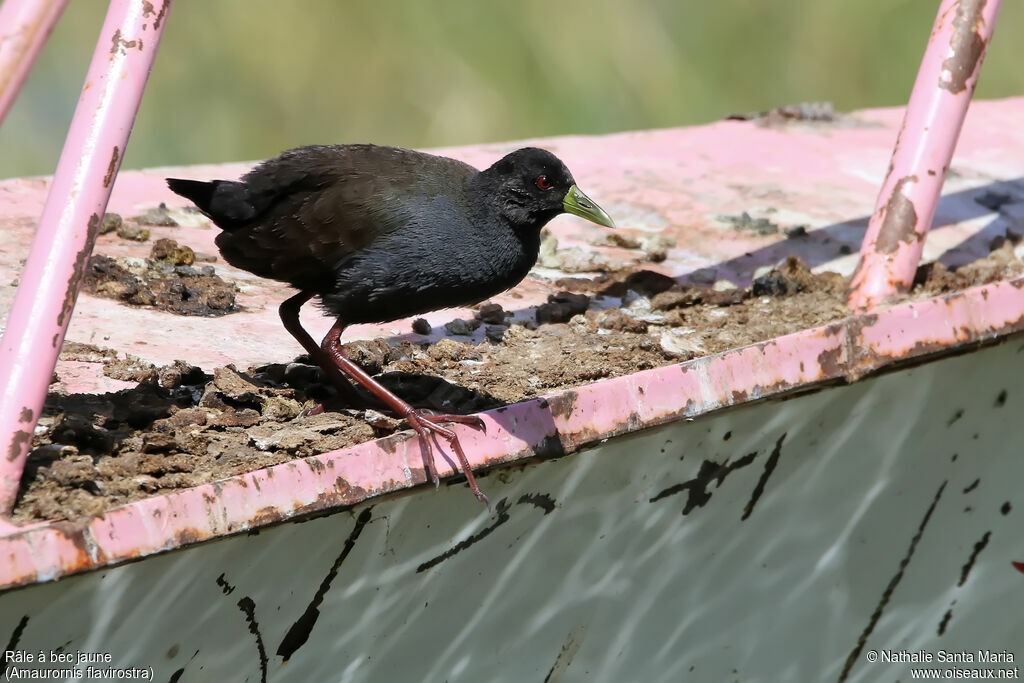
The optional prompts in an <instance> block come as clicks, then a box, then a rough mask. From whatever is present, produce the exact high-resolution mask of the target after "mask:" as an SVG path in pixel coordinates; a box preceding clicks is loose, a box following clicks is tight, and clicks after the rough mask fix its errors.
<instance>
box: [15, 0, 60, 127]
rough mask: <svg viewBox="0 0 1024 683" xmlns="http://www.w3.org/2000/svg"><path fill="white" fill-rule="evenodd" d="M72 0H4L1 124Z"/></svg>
mask: <svg viewBox="0 0 1024 683" xmlns="http://www.w3.org/2000/svg"><path fill="white" fill-rule="evenodd" d="M67 4H68V0H5V2H3V3H0V125H2V124H3V122H4V118H6V116H7V112H8V111H10V109H11V105H12V104H13V103H14V100H15V98H16V97H17V96H18V92H19V91H20V90H21V86H22V85H23V84H24V83H25V79H26V78H27V77H28V72H29V70H31V68H32V65H33V64H34V63H35V61H36V57H37V56H38V55H39V51H40V50H41V49H42V48H43V44H44V43H46V39H47V38H48V37H49V36H50V33H51V32H52V31H53V27H54V26H56V24H57V20H58V19H60V15H61V13H62V12H64V8H65V7H66V6H67Z"/></svg>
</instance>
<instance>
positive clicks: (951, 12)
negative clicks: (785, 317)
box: [849, 0, 1002, 308]
mask: <svg viewBox="0 0 1024 683" xmlns="http://www.w3.org/2000/svg"><path fill="white" fill-rule="evenodd" d="M1001 6H1002V0H944V1H943V2H942V4H941V5H940V6H939V13H938V17H937V18H936V19H935V27H934V28H933V29H932V34H931V37H930V38H929V40H928V47H927V49H926V50H925V53H924V58H923V59H922V60H921V68H920V70H919V71H918V73H917V80H916V81H915V82H914V89H913V92H912V93H911V95H910V102H909V103H908V104H907V111H906V115H905V116H904V119H903V126H902V128H901V129H900V134H899V135H898V136H897V138H896V148H895V150H894V151H893V155H892V161H891V163H890V167H889V173H888V175H887V176H886V179H885V182H884V183H883V185H882V190H881V192H880V193H879V195H878V201H877V203H876V205H875V211H874V214H873V215H872V216H871V221H870V223H869V224H868V232H867V234H866V235H865V237H864V244H863V246H862V247H861V252H860V255H861V262H860V265H859V266H858V268H857V272H856V273H855V275H854V278H853V281H852V282H851V283H850V296H849V305H850V306H851V307H853V308H868V307H871V306H874V305H877V304H879V303H881V302H882V301H884V300H885V299H886V298H888V297H892V296H894V295H897V294H901V293H905V292H907V291H908V290H909V289H910V286H911V284H912V283H913V280H914V273H915V271H916V270H917V266H918V263H919V262H920V260H921V252H922V250H923V249H924V240H925V237H926V236H927V234H928V229H929V228H930V227H931V224H932V219H933V218H934V216H935V208H936V206H937V204H938V200H939V194H940V192H941V191H942V184H943V181H944V180H945V178H946V172H947V171H948V170H949V164H950V162H951V161H952V158H953V151H954V150H955V149H956V144H957V139H958V138H959V136H960V129H961V127H962V126H963V122H964V117H965V116H966V115H967V108H968V105H970V102H971V96H972V95H973V94H974V86H975V84H976V83H977V80H978V74H979V72H980V71H981V63H982V60H983V59H984V57H985V51H986V50H987V48H988V43H989V40H991V38H992V32H993V30H994V29H995V23H996V18H997V17H998V15H999V9H1000V7H1001Z"/></svg>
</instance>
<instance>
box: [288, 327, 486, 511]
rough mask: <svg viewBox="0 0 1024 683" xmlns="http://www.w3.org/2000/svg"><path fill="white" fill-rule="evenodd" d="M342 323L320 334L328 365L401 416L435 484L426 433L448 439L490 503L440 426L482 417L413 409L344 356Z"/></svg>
mask: <svg viewBox="0 0 1024 683" xmlns="http://www.w3.org/2000/svg"><path fill="white" fill-rule="evenodd" d="M345 327H347V324H346V323H345V322H344V321H342V320H340V319H339V320H338V321H337V322H335V323H334V325H333V326H332V327H331V330H330V332H328V333H327V336H325V337H324V340H323V342H322V343H321V345H320V348H321V349H322V350H323V351H324V352H325V354H327V355H328V356H329V357H330V359H331V361H333V363H332V365H334V367H335V368H336V370H335V371H337V370H338V369H340V370H341V371H342V372H344V373H345V374H346V375H348V376H349V377H351V378H352V379H353V380H355V381H356V382H358V383H359V384H361V385H363V386H364V387H365V388H366V389H367V391H369V392H370V393H371V394H373V395H374V396H376V397H377V398H378V399H379V400H380V401H381V402H382V403H384V405H386V406H387V407H388V408H389V409H390V410H391V411H393V412H394V413H395V414H396V415H398V416H399V417H400V418H405V420H406V421H407V422H408V423H409V426H410V427H412V428H413V429H414V430H415V431H416V433H417V434H419V436H420V438H421V439H422V443H423V453H424V455H423V464H424V466H425V467H426V469H427V473H428V474H429V476H430V478H431V480H432V481H433V482H434V485H435V486H438V485H439V484H440V479H439V477H438V475H437V466H436V464H435V463H434V452H433V450H432V448H431V444H430V436H431V434H430V433H431V432H433V433H434V434H436V435H438V436H440V437H442V438H444V439H445V440H446V441H448V443H449V444H451V447H452V450H453V451H455V457H456V458H458V461H459V464H460V465H461V466H462V471H463V472H464V473H465V475H466V482H467V483H468V484H469V488H470V490H471V491H472V492H473V495H475V496H476V497H477V499H478V500H481V501H483V502H484V503H486V504H487V506H488V507H490V503H489V502H488V500H487V496H485V495H484V494H483V492H482V491H480V487H479V486H477V483H476V478H475V477H473V470H472V469H471V468H470V466H469V460H467V459H466V453H465V451H463V450H462V444H460V443H459V437H458V436H457V435H456V434H455V432H453V431H451V430H450V429H447V428H445V427H442V426H441V424H440V423H442V422H456V423H459V424H468V425H471V426H473V427H477V428H480V429H483V428H484V423H483V420H481V419H480V418H479V417H476V416H474V415H432V414H430V413H428V412H426V411H424V410H417V409H416V408H413V407H412V406H411V405H409V404H408V403H406V402H405V401H403V400H402V399H401V398H399V397H398V396H396V395H395V394H393V393H392V392H390V391H388V390H387V389H386V388H385V387H384V386H383V385H382V384H380V382H378V381H377V380H375V379H373V378H372V377H370V376H369V375H368V374H366V372H365V371H364V370H363V369H362V368H361V367H359V366H358V365H356V364H355V363H353V362H352V361H350V360H349V359H348V358H345V356H344V354H342V352H341V346H340V344H339V340H340V338H341V333H342V332H344V330H345ZM307 336H308V335H307ZM325 370H326V368H325Z"/></svg>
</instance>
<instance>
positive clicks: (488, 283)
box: [320, 230, 540, 323]
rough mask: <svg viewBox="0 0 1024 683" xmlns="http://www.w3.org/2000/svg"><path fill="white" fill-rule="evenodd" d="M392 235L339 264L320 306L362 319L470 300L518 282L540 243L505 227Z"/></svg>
mask: <svg viewBox="0 0 1024 683" xmlns="http://www.w3.org/2000/svg"><path fill="white" fill-rule="evenodd" d="M411 232H415V231H411ZM398 237H399V239H401V240H402V244H401V246H400V247H393V248H390V249H387V248H384V249H380V250H378V249H371V250H366V251H364V252H362V253H359V254H357V255H354V256H353V257H352V258H351V259H349V260H348V261H347V262H346V263H343V264H341V266H340V267H339V269H338V271H337V273H336V280H335V283H334V286H333V287H332V288H330V290H329V291H325V292H320V301H321V304H322V306H323V308H324V310H325V311H327V312H328V313H329V314H331V315H333V316H335V317H338V318H341V319H343V320H345V321H346V322H350V323H368V322H387V321H391V320H397V319H399V318H407V317H410V316H414V315H421V314H423V313H427V312H429V311H436V310H440V309H444V308H455V307H459V306H468V305H471V304H475V303H478V302H480V301H484V300H486V299H488V298H490V297H492V296H494V295H496V294H499V293H501V292H504V291H505V290H507V289H510V288H511V287H514V286H515V285H517V284H518V283H519V282H520V281H522V279H523V278H524V277H526V274H527V273H528V272H529V271H530V268H532V267H533V265H534V264H535V263H536V261H537V253H538V250H539V245H540V236H539V234H536V235H527V236H525V237H523V236H517V235H514V234H512V233H511V232H510V231H508V232H506V231H504V230H495V231H493V232H492V233H490V234H488V232H487V231H469V230H464V231H456V232H455V233H452V234H450V235H448V237H447V238H446V239H437V238H436V235H435V239H433V240H429V241H424V240H416V239H415V238H414V237H412V235H410V234H408V233H403V234H402V235H400V236H398ZM410 238H412V241H409V240H410ZM375 246H376V245H375ZM382 246H385V247H387V246H390V245H382Z"/></svg>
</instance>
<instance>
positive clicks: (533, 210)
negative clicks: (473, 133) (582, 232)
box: [481, 147, 615, 230]
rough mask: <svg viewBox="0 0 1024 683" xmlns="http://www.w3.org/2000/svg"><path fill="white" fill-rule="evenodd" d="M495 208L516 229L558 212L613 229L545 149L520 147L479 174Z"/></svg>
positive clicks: (544, 220) (540, 222) (538, 223)
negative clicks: (484, 182)
mask: <svg viewBox="0 0 1024 683" xmlns="http://www.w3.org/2000/svg"><path fill="white" fill-rule="evenodd" d="M481 175H482V176H483V177H484V178H486V179H487V181H488V182H487V186H489V191H490V192H491V194H492V201H493V202H495V203H496V204H497V207H498V211H499V212H500V213H501V215H502V216H504V217H505V218H506V219H507V220H508V221H509V222H510V223H511V224H512V225H513V226H515V227H517V228H523V229H529V228H536V229H538V230H539V229H540V228H541V227H543V226H544V224H546V223H547V222H548V221H549V220H551V219H552V218H554V217H555V216H557V215H558V214H560V213H566V212H567V213H571V214H575V215H577V216H580V217H581V218H586V219H587V220H588V221H593V222H594V223H597V224H598V225H603V226H605V227H607V228H614V227H615V223H614V222H613V221H612V219H611V216H609V215H608V214H607V213H606V212H605V210H604V209H602V208H601V207H600V206H598V205H597V204H596V203H595V202H594V201H593V200H592V199H590V197H588V196H587V195H585V194H583V191H582V190H580V188H578V187H576V181H575V180H573V178H572V174H571V173H569V169H567V168H566V167H565V164H563V163H562V160H561V159H559V158H558V157H556V156H555V155H554V154H552V153H551V152H549V151H547V150H545V149H538V148H536V147H524V148H522V149H517V150H516V151H514V152H512V153H511V154H508V155H506V156H505V157H504V158H502V159H500V160H499V161H498V162H497V163H495V164H494V165H493V166H491V167H490V168H488V169H487V170H486V171H484V172H483V173H482V174H481Z"/></svg>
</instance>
